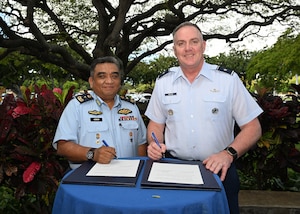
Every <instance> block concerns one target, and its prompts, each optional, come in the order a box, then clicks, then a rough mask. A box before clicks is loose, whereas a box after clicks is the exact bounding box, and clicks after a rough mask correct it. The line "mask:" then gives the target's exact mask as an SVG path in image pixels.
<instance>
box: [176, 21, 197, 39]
mask: <svg viewBox="0 0 300 214" xmlns="http://www.w3.org/2000/svg"><path fill="white" fill-rule="evenodd" d="M185 26H192V27H195V28H197V29H198V30H199V32H200V34H201V35H202V31H201V29H200V28H199V27H198V25H196V24H194V23H192V22H182V23H181V24H180V25H178V26H177V27H176V28H175V29H174V30H173V32H172V36H173V38H174V36H175V34H176V32H177V31H178V30H179V29H180V28H182V27H185Z"/></svg>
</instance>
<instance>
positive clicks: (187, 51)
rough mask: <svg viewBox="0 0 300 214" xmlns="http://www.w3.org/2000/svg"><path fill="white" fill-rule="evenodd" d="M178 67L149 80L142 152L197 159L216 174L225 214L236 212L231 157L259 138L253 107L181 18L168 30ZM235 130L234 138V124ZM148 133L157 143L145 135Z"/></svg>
mask: <svg viewBox="0 0 300 214" xmlns="http://www.w3.org/2000/svg"><path fill="white" fill-rule="evenodd" d="M173 42H174V46H173V49H174V53H175V55H176V57H177V59H178V61H179V65H180V66H179V67H173V68H170V69H169V70H168V71H167V72H165V73H164V74H163V75H161V76H160V77H159V78H158V79H157V80H156V83H155V88H154V90H153V93H152V97H151V99H150V102H149V105H148V108H147V110H146V113H145V114H146V116H148V117H149V119H150V122H149V125H148V130H147V132H148V133H147V136H148V143H149V146H148V156H149V157H150V158H152V159H154V160H158V159H160V158H161V157H162V154H163V153H166V156H167V157H174V158H179V159H184V160H201V161H203V164H205V166H206V168H207V169H209V170H210V171H212V172H214V173H216V174H219V175H220V179H221V180H222V181H223V184H224V188H225V191H226V195H227V199H228V203H229V208H230V211H231V213H239V207H238V191H239V179H238V175H237V172H236V168H235V164H234V161H235V160H236V159H237V158H238V157H240V156H241V155H243V154H244V153H245V152H246V151H247V150H248V149H249V148H251V147H252V146H253V145H254V144H255V143H256V142H257V140H258V139H259V138H260V136H261V127H260V123H259V121H258V119H257V117H258V115H260V114H261V113H262V109H261V108H260V107H259V106H258V105H257V103H256V102H255V100H254V99H253V98H252V97H251V95H250V94H249V92H248V91H247V90H246V88H245V87H244V85H243V83H242V82H241V80H240V79H239V77H238V75H237V74H236V73H235V72H231V71H228V70H226V69H221V68H219V67H218V66H216V65H211V64H208V63H206V62H205V60H204V55H203V54H204V51H205V46H206V43H205V41H204V40H203V36H202V33H201V30H200V29H199V28H198V26H197V25H195V24H192V23H190V22H185V23H182V24H181V25H179V26H178V27H177V28H176V29H175V30H174V32H173ZM235 122H236V123H237V124H238V125H239V126H240V128H241V131H240V133H239V134H238V135H237V136H236V137H235V138H234V133H233V130H234V124H235ZM152 132H154V133H155V135H156V136H157V138H158V141H159V142H160V145H161V147H159V146H158V145H157V144H156V143H155V142H154V140H153V139H152V137H151V133H152Z"/></svg>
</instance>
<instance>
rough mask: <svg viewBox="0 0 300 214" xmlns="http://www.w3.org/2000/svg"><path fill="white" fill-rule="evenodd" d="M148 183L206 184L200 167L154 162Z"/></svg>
mask: <svg viewBox="0 0 300 214" xmlns="http://www.w3.org/2000/svg"><path fill="white" fill-rule="evenodd" d="M148 181H152V182H164V183H178V184H204V183H203V178H202V175H201V172H200V168H199V166H198V165H192V164H174V163H158V162H153V164H152V168H151V171H150V173H149V177H148Z"/></svg>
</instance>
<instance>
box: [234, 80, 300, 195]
mask: <svg viewBox="0 0 300 214" xmlns="http://www.w3.org/2000/svg"><path fill="white" fill-rule="evenodd" d="M292 87H293V88H294V89H295V91H296V93H293V94H288V95H287V98H286V99H282V98H281V97H279V96H275V95H273V94H272V93H269V92H268V90H266V89H261V90H258V94H257V95H256V99H257V102H258V104H259V105H260V106H261V107H262V109H263V110H264V112H263V113H262V114H261V115H260V117H259V120H260V123H261V126H262V137H261V138H260V140H259V141H258V143H257V145H256V146H255V148H253V149H251V150H250V151H249V152H248V153H246V154H245V155H244V156H243V157H241V158H240V159H239V160H238V162H237V165H238V168H239V170H240V173H241V174H242V176H241V177H242V178H244V179H243V182H242V185H244V187H246V188H248V189H260V190H264V189H269V190H292V189H293V185H292V186H291V185H290V184H291V180H290V179H289V171H292V172H295V173H300V152H299V150H298V149H297V147H296V146H297V145H299V141H300V121H299V113H300V98H299V96H298V95H297V93H299V92H300V87H299V86H297V85H294V84H293V85H292ZM298 191H299V190H298Z"/></svg>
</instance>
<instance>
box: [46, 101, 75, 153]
mask: <svg viewBox="0 0 300 214" xmlns="http://www.w3.org/2000/svg"><path fill="white" fill-rule="evenodd" d="M78 105H80V104H79V103H78V102H77V100H75V99H73V100H71V101H70V102H69V103H68V105H67V106H66V107H65V109H64V111H63V113H62V115H61V117H60V120H59V123H58V126H57V129H56V133H55V136H54V139H53V143H52V145H53V147H54V148H55V149H57V141H59V140H67V141H73V142H75V143H78V137H77V131H78V129H79V119H78V117H79V111H78Z"/></svg>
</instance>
